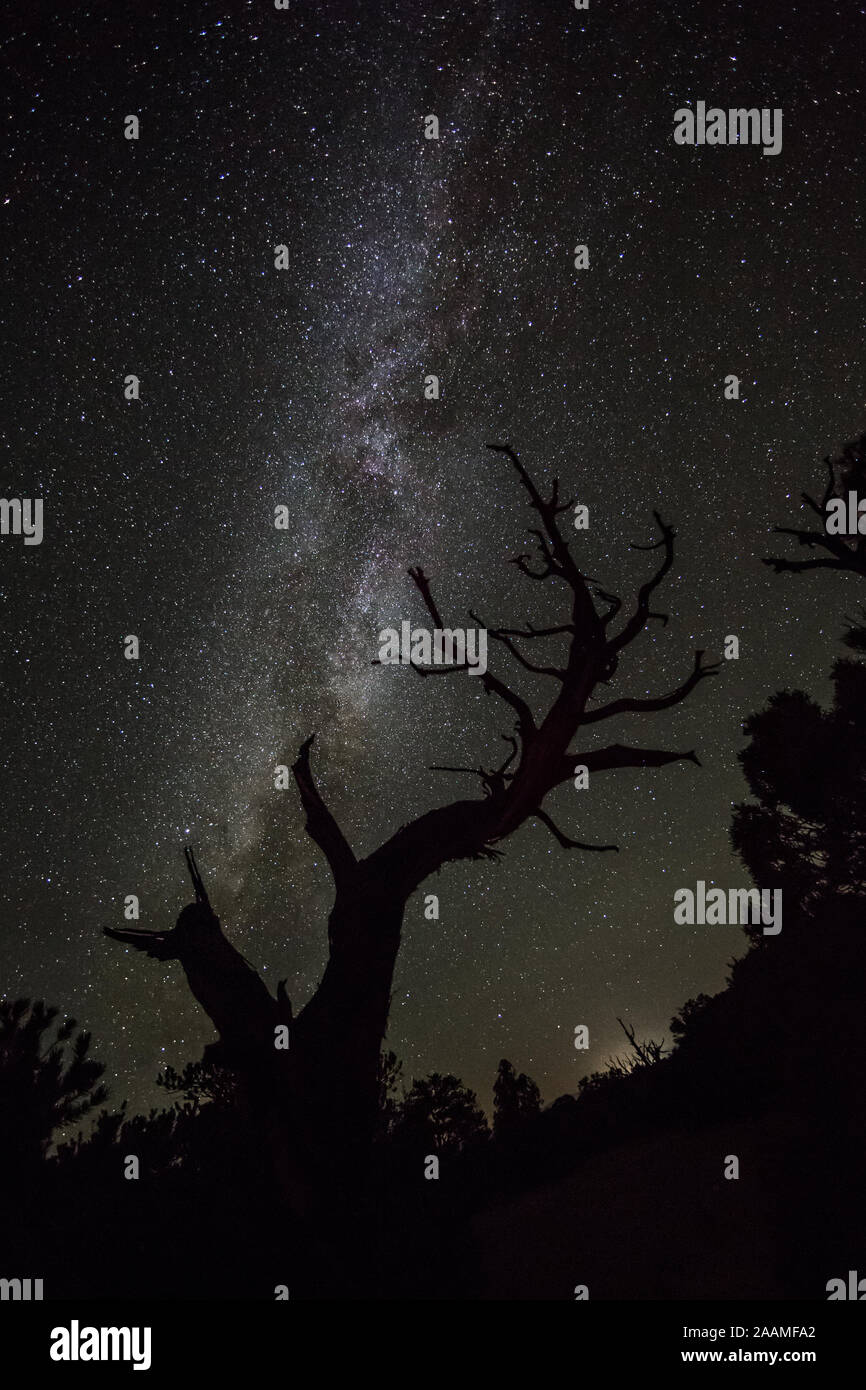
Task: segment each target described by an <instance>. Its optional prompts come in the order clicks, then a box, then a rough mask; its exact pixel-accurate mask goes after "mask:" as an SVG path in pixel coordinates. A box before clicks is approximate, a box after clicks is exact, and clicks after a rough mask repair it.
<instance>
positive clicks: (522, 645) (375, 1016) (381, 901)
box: [107, 444, 718, 1190]
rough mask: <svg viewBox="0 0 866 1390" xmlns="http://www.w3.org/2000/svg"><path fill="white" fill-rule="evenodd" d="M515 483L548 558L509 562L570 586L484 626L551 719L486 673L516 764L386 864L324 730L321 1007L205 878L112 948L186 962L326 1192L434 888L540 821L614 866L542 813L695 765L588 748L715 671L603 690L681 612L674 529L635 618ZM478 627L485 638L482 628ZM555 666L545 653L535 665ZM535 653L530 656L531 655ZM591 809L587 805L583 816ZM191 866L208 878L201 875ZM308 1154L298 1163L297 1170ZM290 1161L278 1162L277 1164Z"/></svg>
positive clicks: (250, 1080) (313, 822) (309, 795)
mask: <svg viewBox="0 0 866 1390" xmlns="http://www.w3.org/2000/svg"><path fill="white" fill-rule="evenodd" d="M488 448H490V449H491V450H492V451H494V453H496V454H497V455H498V456H499V457H500V458H501V459H503V460H505V461H506V462H507V465H508V466H509V467H510V468H511V469H513V470H514V473H515V474H516V477H517V479H518V480H519V482H520V484H521V485H522V487H523V489H524V492H525V494H526V498H527V502H528V505H529V507H530V508H531V510H532V511H533V513H534V514H535V519H536V525H535V526H534V527H533V528H532V529H531V530H530V534H531V536H532V537H533V539H534V544H535V555H534V557H533V556H530V555H527V554H524V553H522V554H518V555H516V556H515V557H514V558H513V560H512V563H513V564H514V565H515V566H516V568H517V569H518V570H519V571H520V573H521V574H522V575H524V576H525V578H526V580H527V581H528V582H529V583H530V584H532V585H538V586H544V587H545V589H546V588H547V586H549V587H550V589H551V590H554V589H555V590H557V591H558V594H559V596H560V597H561V598H562V600H563V603H562V608H561V611H559V612H557V613H556V614H555V615H554V616H553V617H552V620H551V622H550V624H549V625H546V626H542V627H537V626H534V625H533V624H532V623H529V622H527V623H526V624H525V625H524V626H517V627H508V626H499V627H488V628H487V631H488V634H489V637H490V638H492V639H493V641H494V642H495V643H497V644H498V649H499V650H500V651H501V654H502V657H503V659H504V660H506V661H508V662H510V663H513V664H514V667H515V668H516V669H517V671H518V673H520V672H521V671H525V672H529V673H532V674H533V675H535V676H539V677H542V678H544V681H545V683H547V684H549V689H550V698H549V699H548V700H547V701H545V703H544V707H543V708H540V709H539V708H537V707H533V704H532V703H531V702H530V700H529V699H528V698H526V697H525V696H524V694H522V693H521V692H520V690H519V689H518V688H517V687H516V686H515V685H514V684H512V683H511V682H510V679H509V680H507V679H506V678H505V676H504V675H503V674H497V673H495V672H494V671H493V670H490V669H488V670H487V671H485V673H484V674H483V675H478V676H477V678H476V679H474V680H472V681H468V682H467V683H466V684H467V686H468V687H474V689H475V690H479V691H483V692H484V693H485V694H486V695H487V696H489V697H491V698H492V699H493V700H494V701H495V702H497V703H498V705H499V707H500V708H501V710H502V712H503V714H504V716H505V717H506V719H507V726H506V728H505V730H503V732H502V738H503V740H504V742H505V744H506V746H507V750H508V751H507V755H506V756H504V759H503V761H502V762H501V763H500V764H499V766H496V767H493V768H487V767H484V766H479V767H460V768H450V767H449V768H446V769H444V770H446V771H448V772H452V773H456V774H457V775H459V776H470V777H473V778H474V779H475V780H476V781H477V783H478V786H479V794H476V795H474V796H461V797H458V798H457V799H452V800H449V801H447V802H446V803H445V804H444V805H441V806H439V807H437V808H436V809H434V810H432V811H428V812H427V813H425V814H423V815H420V816H418V817H417V818H416V819H415V820H413V821H410V822H409V823H407V824H405V825H402V826H401V827H400V828H399V829H398V830H397V831H396V832H395V833H394V834H393V835H391V836H390V837H389V838H388V839H387V840H386V841H385V842H384V843H383V844H381V845H379V846H378V847H377V848H376V849H374V850H373V851H372V853H370V854H368V855H366V856H365V857H363V858H358V857H357V855H356V854H355V851H354V849H353V848H352V846H351V844H350V843H349V840H348V838H347V837H346V835H345V834H344V832H343V830H342V829H341V827H340V825H339V824H338V822H337V820H336V818H335V816H334V815H333V813H332V811H331V810H330V809H329V807H328V806H327V804H326V802H325V800H324V797H323V796H322V793H321V791H320V789H319V786H318V784H317V781H316V777H315V772H314V767H313V758H312V751H313V745H314V740H315V737H316V735H315V733H311V734H310V736H309V737H308V738H307V739H306V740H305V742H304V743H303V744H302V746H301V747H300V749H299V751H298V755H297V758H296V761H295V763H294V766H293V769H292V770H293V773H294V778H295V782H296V784H297V789H298V794H299V797H300V802H301V806H302V808H303V811H304V813H305V817H306V830H307V833H308V835H309V836H310V838H311V839H312V840H313V841H314V842H315V844H316V845H317V846H318V847H319V849H320V850H321V851H322V853H323V854H324V856H325V859H326V861H327V864H328V867H329V869H330V873H331V877H332V879H333V890H334V902H333V907H332V909H331V912H330V917H329V920H328V960H327V964H326V967H325V971H324V974H323V976H322V979H321V982H320V984H319V986H318V988H317V990H316V991H315V993H314V994H313V996H312V998H311V999H310V1000H309V1001H308V1002H307V1003H306V1004H305V1006H304V1007H303V1008H302V1009H301V1010H300V1012H298V1013H297V1015H293V1013H292V1009H291V1005H290V1003H289V1000H288V998H287V997H286V993H285V988H284V984H283V983H282V982H281V984H280V986H279V987H278V990H277V998H276V999H275V998H273V997H272V996H271V995H270V993H269V992H268V990H267V988H266V987H265V985H264V983H263V982H262V980H261V979H260V978H259V976H258V975H257V974H256V972H255V971H254V970H253V969H252V967H251V966H249V964H248V963H247V962H246V961H245V960H244V958H243V957H242V956H241V955H240V953H239V952H238V951H237V950H236V949H235V948H234V947H233V946H232V945H231V943H230V942H229V941H228V939H227V937H226V936H225V935H224V934H223V932H222V929H221V927H220V924H219V921H218V919H217V918H216V916H215V915H214V913H213V911H212V910H211V908H210V905H209V903H208V901H207V895H206V894H205V893H204V889H203V886H202V885H201V882H200V880H198V881H196V877H195V875H194V882H196V903H195V905H192V906H190V907H187V908H185V909H184V911H183V912H182V913H181V915H180V917H179V918H178V922H177V925H176V927H175V928H174V930H173V931H169V932H162V933H154V932H147V931H140V930H138V929H132V928H130V929H124V930H113V929H107V934H108V935H109V936H112V937H113V938H115V939H116V940H118V941H121V942H124V943H127V944H129V945H131V946H134V947H136V948H138V949H140V950H143V951H145V952H146V953H147V954H149V955H152V956H155V957H157V958H158V959H160V960H171V959H177V960H179V961H180V962H181V964H182V966H183V968H184V970H185V972H186V975H187V979H188V982H189V986H190V989H191V990H192V992H193V994H194V995H195V997H196V999H197V1000H198V1001H199V1003H200V1004H201V1005H202V1007H203V1008H204V1010H205V1011H206V1012H207V1014H208V1015H209V1016H210V1018H211V1020H212V1021H213V1023H214V1026H215V1027H216V1029H217V1032H218V1034H219V1041H218V1043H216V1044H214V1045H212V1047H211V1049H210V1050H209V1055H210V1056H211V1058H216V1059H219V1060H220V1061H222V1062H224V1063H226V1064H228V1065H231V1066H234V1067H235V1068H237V1069H239V1070H240V1071H241V1072H242V1073H243V1075H244V1076H245V1077H246V1078H247V1084H248V1089H249V1093H250V1094H251V1095H252V1096H253V1098H254V1101H253V1103H254V1105H256V1106H258V1107H259V1108H264V1109H265V1110H267V1112H268V1114H269V1116H270V1119H269V1123H272V1122H273V1121H274V1118H275V1113H276V1109H275V1108H276V1107H283V1110H284V1112H285V1114H286V1115H287V1116H290V1117H291V1118H290V1119H289V1120H287V1127H286V1136H287V1137H286V1138H285V1143H284V1147H283V1155H284V1159H285V1162H286V1163H287V1162H288V1158H287V1157H285V1156H286V1155H288V1153H289V1152H290V1151H291V1153H292V1155H293V1165H292V1166H293V1171H294V1173H295V1174H297V1173H298V1171H299V1167H298V1165H300V1168H301V1169H303V1170H304V1171H305V1172H306V1173H307V1174H308V1175H310V1181H311V1183H312V1184H313V1186H316V1185H317V1184H321V1183H322V1182H323V1181H327V1179H328V1178H330V1180H331V1182H330V1186H331V1188H332V1190H333V1187H334V1185H335V1183H339V1182H340V1180H341V1175H342V1177H345V1176H346V1175H347V1174H349V1173H355V1172H356V1171H357V1167H358V1164H359V1162H360V1161H361V1160H360V1158H359V1155H362V1154H363V1153H364V1152H365V1151H366V1149H367V1148H368V1147H369V1141H370V1136H371V1134H372V1131H373V1128H374V1124H375V1119H376V1112H377V1102H378V1096H379V1058H380V1050H381V1047H382V1041H383V1038H384V1035H385V1031H386V1027H387V1022H388V1013H389V1006H390V1000H391V988H392V979H393V973H394V966H395V962H396V959H397V953H398V951H399V948H400V939H401V929H402V923H403V914H404V910H405V907H406V904H407V901H408V900H409V898H410V897H411V895H412V894H413V893H415V892H416V890H417V889H418V888H419V887H420V886H421V884H422V883H424V881H425V880H426V879H427V878H428V877H429V876H430V875H431V874H433V873H435V872H436V871H437V870H439V869H441V868H442V866H443V865H445V864H448V863H449V862H453V861H461V860H462V861H472V860H481V859H490V858H498V857H500V856H501V854H502V846H503V844H504V843H505V841H506V840H507V839H508V837H509V836H511V835H513V834H514V832H515V831H517V830H518V829H519V828H520V827H521V826H523V825H524V824H526V822H527V821H532V820H535V821H537V822H539V823H540V824H541V825H542V826H543V827H544V828H545V829H546V830H547V831H548V832H549V833H550V834H551V835H552V836H553V838H554V839H555V840H556V842H557V844H558V845H559V846H560V847H561V848H562V849H563V850H565V851H569V852H578V853H582V852H606V851H607V852H610V851H615V850H616V848H617V847H616V846H615V845H610V844H597V843H593V842H591V841H588V840H584V839H577V838H573V837H572V835H571V834H569V833H568V832H567V831H566V830H564V829H562V828H560V826H559V825H558V824H557V823H556V821H555V820H554V819H553V817H552V815H551V813H550V810H549V808H548V807H547V805H546V801H547V798H548V797H549V796H550V794H551V793H552V792H554V791H555V789H556V788H558V787H560V786H562V785H563V784H565V783H569V782H571V781H572V780H573V778H574V773H575V767H576V766H583V767H585V768H586V769H587V770H588V773H589V774H590V776H591V777H593V778H595V777H597V776H600V775H601V774H604V773H608V772H617V771H621V770H623V769H634V768H661V767H666V766H669V765H671V764H674V763H692V764H695V765H698V758H697V756H696V754H695V752H694V750H687V751H670V750H667V749H661V748H655V747H647V746H644V745H642V744H640V743H620V742H611V743H608V744H599V743H597V742H594V741H592V740H591V738H590V740H589V741H587V736H588V735H589V736H591V734H593V733H595V732H596V729H597V726H600V725H603V724H604V723H606V722H607V721H609V720H611V719H615V718H617V717H619V716H623V715H628V716H635V717H636V718H638V719H639V718H640V717H641V716H643V715H647V714H652V713H655V712H657V711H660V710H666V709H669V708H671V707H672V706H674V705H677V704H679V703H680V702H682V701H683V700H685V699H687V697H688V696H689V695H691V693H692V692H693V691H694V690H695V689H696V688H697V686H698V685H700V684H701V683H702V682H703V681H704V680H705V679H706V678H707V677H708V676H710V675H713V674H714V673H715V672H716V671H717V670H718V665H712V664H708V663H707V662H706V661H705V660H704V652H703V651H696V652H695V654H694V661H693V664H692V668H691V670H690V671H689V672H688V673H687V674H686V676H685V677H684V679H683V680H682V681H681V683H680V684H679V685H677V686H676V687H675V688H674V689H672V690H669V691H666V692H665V693H662V694H659V695H655V696H632V695H627V694H624V695H621V696H619V697H618V698H614V699H607V698H601V699H599V694H600V687H602V686H605V685H606V684H607V683H608V682H610V681H612V680H614V679H615V678H616V677H617V676H618V668H619V664H620V661H621V660H622V659H623V657H624V656H625V655H626V653H627V651H628V648H629V647H630V646H631V644H632V643H633V642H635V640H636V639H637V638H638V637H639V636H640V635H641V634H642V633H643V632H644V631H645V629H646V628H647V625H648V624H649V623H650V622H651V621H653V620H659V621H661V622H663V623H666V622H667V615H665V614H662V613H659V612H657V611H655V610H654V609H653V607H652V604H653V601H654V596H655V593H656V590H657V589H658V588H659V586H660V585H661V584H662V582H663V580H664V579H665V577H666V576H667V575H668V573H669V572H670V570H671V567H672V565H673V563H674V541H675V531H674V530H673V528H672V527H671V526H669V525H667V524H666V523H665V522H664V521H663V520H662V518H661V516H660V515H659V514H658V513H657V512H656V513H654V517H655V523H656V527H657V539H656V540H654V541H653V542H651V543H649V544H647V545H635V546H633V547H632V548H633V549H635V550H645V551H658V553H659V559H658V563H657V565H656V567H655V569H654V571H653V572H652V573H651V574H650V575H649V577H648V578H647V579H646V580H645V581H644V582H643V583H642V584H641V585H640V587H639V589H638V591H637V594H636V595H635V597H634V599H633V600H632V601H630V602H629V604H628V605H626V603H625V602H624V600H623V598H621V597H620V596H618V595H617V594H615V593H612V592H610V591H608V590H607V589H604V588H602V587H600V585H599V584H598V582H597V581H595V580H593V579H591V578H589V577H588V576H587V575H586V574H584V573H583V571H582V569H581V566H580V565H579V563H578V561H577V559H576V558H575V556H574V554H573V553H572V545H571V543H570V542H569V540H568V539H566V536H565V535H564V533H563V529H562V523H561V518H562V517H563V515H564V514H565V513H568V512H570V511H572V509H573V508H574V505H575V504H574V502H573V501H563V500H562V499H561V497H560V490H559V480H558V479H554V481H553V483H552V487H551V491H550V494H549V495H547V496H545V495H543V493H542V492H541V490H540V488H539V486H538V485H537V483H536V482H535V480H534V479H533V477H532V475H531V474H530V472H529V470H528V469H527V468H526V466H525V465H524V464H523V462H522V461H521V460H520V458H519V457H518V456H517V454H516V453H515V452H514V450H513V449H512V448H511V447H510V446H509V445H500V444H491V445H488ZM409 575H410V577H411V580H412V582H413V584H414V585H415V588H416V589H417V592H418V594H419V595H420V597H421V599H422V601H423V604H424V606H425V608H426V610H427V613H428V614H429V616H430V618H431V619H432V621H433V624H434V626H435V627H436V628H440V629H441V628H445V627H447V626H448V624H446V622H445V621H444V618H443V615H442V613H441V612H440V609H439V606H438V604H437V600H436V598H435V597H434V593H433V586H432V584H431V581H430V579H429V578H428V576H427V575H426V574H425V573H424V571H423V570H422V569H421V568H420V567H419V568H414V569H410V570H409ZM472 616H473V619H474V620H475V621H476V622H478V624H479V625H480V626H482V627H483V626H485V625H484V623H483V622H482V621H481V619H480V618H478V617H477V615H476V614H474V613H473V614H472ZM536 652H538V653H544V654H543V655H540V656H536V655H535V653H536ZM530 653H533V655H530ZM411 664H412V669H413V670H414V671H415V672H416V673H417V675H418V677H419V679H421V680H424V681H426V680H428V679H430V678H434V684H435V679H442V678H447V677H448V676H450V675H452V674H454V673H456V672H459V671H465V670H466V669H467V668H466V666H465V664H459V663H458V664H455V665H452V666H448V667H443V666H436V667H432V668H424V667H421V666H419V665H418V664H417V663H415V662H413V663H411ZM582 805H583V806H584V807H585V806H586V801H585V800H584V802H583V803H582ZM191 867H194V866H191ZM281 1025H285V1026H287V1027H288V1029H289V1034H290V1047H289V1049H288V1050H285V1051H278V1050H276V1049H275V1045H274V1039H275V1033H276V1031H277V1030H278V1029H279V1027H280V1026H281ZM299 1155H300V1157H299ZM281 1161H282V1160H281Z"/></svg>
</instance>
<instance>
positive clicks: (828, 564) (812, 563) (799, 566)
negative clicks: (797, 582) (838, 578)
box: [761, 556, 854, 574]
mask: <svg viewBox="0 0 866 1390" xmlns="http://www.w3.org/2000/svg"><path fill="white" fill-rule="evenodd" d="M761 563H762V564H764V565H769V566H770V568H771V569H772V570H773V571H774V572H775V573H776V574H802V573H803V571H804V570H846V569H854V566H853V565H846V564H845V563H844V561H843V560H830V559H827V558H825V559H822V560H782V559H780V558H778V557H774V556H768V557H767V558H766V559H764V560H763V561H762V562H761Z"/></svg>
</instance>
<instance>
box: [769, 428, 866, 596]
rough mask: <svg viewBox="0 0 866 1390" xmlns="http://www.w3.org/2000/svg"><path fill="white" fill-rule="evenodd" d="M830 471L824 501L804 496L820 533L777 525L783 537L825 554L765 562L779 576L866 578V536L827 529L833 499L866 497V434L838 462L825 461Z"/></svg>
mask: <svg viewBox="0 0 866 1390" xmlns="http://www.w3.org/2000/svg"><path fill="white" fill-rule="evenodd" d="M824 465H825V467H826V469H827V485H826V487H825V489H824V494H823V496H822V498H821V501H820V502H818V501H816V500H815V498H814V497H812V496H811V495H810V494H809V493H808V492H802V493H801V494H800V496H801V498H802V501H803V503H804V504H805V505H806V506H807V507H808V508H809V510H810V511H811V512H812V513H814V515H815V516H817V517H818V518H819V519H820V521H821V524H822V525H821V529H820V530H814V529H813V530H810V529H809V528H808V527H807V528H804V529H801V528H799V527H796V526H774V527H773V530H774V531H775V532H776V534H777V535H780V536H793V537H794V539H795V540H796V541H798V542H799V543H800V545H802V546H805V547H806V548H807V549H809V550H815V551H822V552H823V554H820V555H818V554H816V555H813V556H811V557H810V558H809V559H808V560H788V559H785V558H784V557H783V556H776V555H771V556H768V557H767V558H766V559H765V560H764V564H765V565H769V566H770V567H771V569H773V570H774V571H775V572H776V574H803V573H804V572H805V571H806V570H847V571H849V572H850V573H851V574H858V575H861V576H862V575H866V536H863V535H857V536H851V537H848V536H834V535H828V534H827V530H826V516H827V504H828V503H829V502H830V500H831V498H834V497H845V496H846V495H847V493H848V492H849V490H850V491H857V492H858V494H859V496H860V497H861V498H863V497H866V435H861V437H860V438H859V439H857V440H855V441H854V442H853V443H852V444H846V445H845V448H844V449H843V450H842V453H841V455H840V456H839V458H837V459H833V458H830V457H829V455H828V457H827V458H825V459H824Z"/></svg>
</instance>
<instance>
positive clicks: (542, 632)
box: [496, 623, 574, 641]
mask: <svg viewBox="0 0 866 1390" xmlns="http://www.w3.org/2000/svg"><path fill="white" fill-rule="evenodd" d="M496 631H497V632H500V633H501V634H502V636H503V637H523V638H524V639H525V640H526V641H534V640H535V639H536V638H537V637H558V636H559V635H560V634H561V633H566V632H567V633H568V634H569V635H570V636H573V635H574V623H559V624H558V626H556V627H533V625H532V623H527V625H526V627H500V628H497V629H496Z"/></svg>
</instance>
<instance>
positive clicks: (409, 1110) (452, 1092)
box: [394, 1072, 489, 1154]
mask: <svg viewBox="0 0 866 1390" xmlns="http://www.w3.org/2000/svg"><path fill="white" fill-rule="evenodd" d="M394 1132H395V1135H396V1137H397V1139H398V1142H400V1143H401V1144H402V1145H403V1146H405V1145H406V1144H407V1143H411V1144H414V1145H420V1148H421V1149H424V1148H429V1150H430V1152H431V1153H436V1154H447V1153H451V1154H455V1153H462V1152H463V1151H464V1150H465V1149H469V1148H471V1147H472V1146H473V1145H475V1144H478V1143H480V1142H483V1141H484V1140H485V1139H487V1137H488V1134H489V1130H488V1128H487V1121H486V1119H485V1118H484V1111H483V1110H482V1109H481V1107H480V1106H479V1104H478V1099H477V1097H476V1095H475V1092H474V1091H470V1090H469V1088H468V1087H467V1086H464V1085H463V1082H462V1081H460V1080H458V1078H457V1077H456V1076H451V1075H448V1076H442V1075H441V1074H440V1073H439V1072H433V1073H432V1074H431V1075H430V1076H427V1077H424V1078H423V1079H422V1080H419V1081H413V1082H412V1086H411V1089H410V1090H409V1092H408V1094H407V1096H406V1099H405V1101H404V1102H403V1104H402V1106H401V1107H400V1111H399V1116H398V1118H397V1121H396V1124H395V1131H394Z"/></svg>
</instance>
